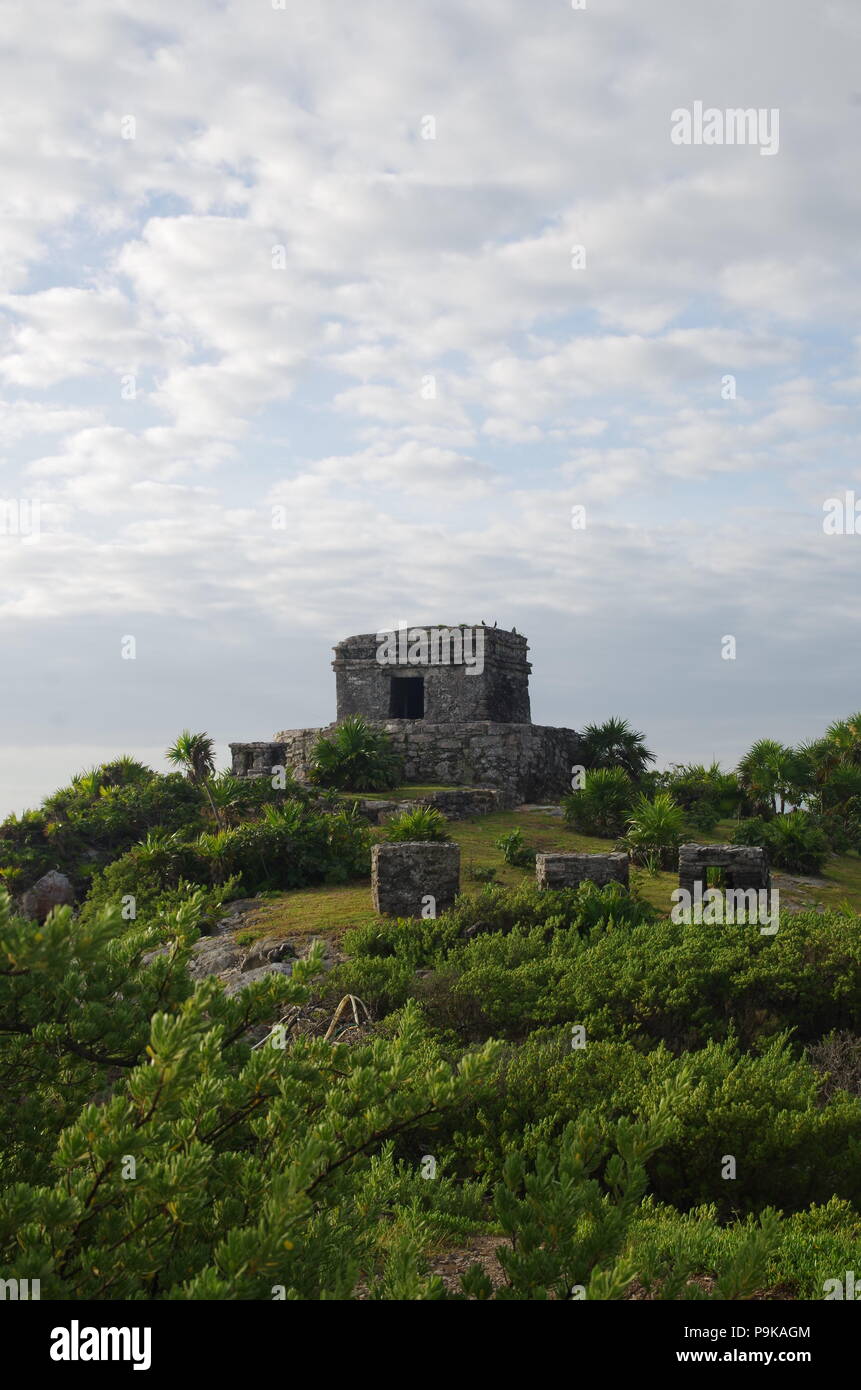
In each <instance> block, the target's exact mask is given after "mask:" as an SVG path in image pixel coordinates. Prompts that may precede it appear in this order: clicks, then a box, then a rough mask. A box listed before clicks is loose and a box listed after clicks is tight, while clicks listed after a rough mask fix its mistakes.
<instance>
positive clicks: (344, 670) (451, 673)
mask: <svg viewBox="0 0 861 1390" xmlns="http://www.w3.org/2000/svg"><path fill="white" fill-rule="evenodd" d="M408 633H409V634H418V635H419V636H420V635H422V634H424V635H425V636H426V638H427V653H428V656H429V660H428V661H427V662H425V661H421V662H416V661H410V660H408V657H409V648H410V644H409V642H408V641H404V642H403V644H402V646H401V647H400V656H401V657H402V660H400V661H399V662H398V663H397V664H389V663H381V662H380V661H379V660H378V657H377V653H378V646H379V644H378V642H377V637H376V634H375V633H362V634H360V635H359V636H357V637H347V638H345V640H344V641H343V642H339V643H338V645H337V646H336V647H335V649H334V650H335V660H334V661H333V662H332V667H333V669H334V671H335V682H336V687H337V701H338V704H337V710H338V719H339V720H341V719H344V718H346V716H347V715H349V714H361V715H364V717H365V718H366V719H369V720H373V721H376V722H382V721H384V720H387V719H389V718H390V717H391V715H392V705H391V703H390V699H391V688H392V681H397V680H399V679H402V678H403V677H409V676H413V677H415V676H420V677H421V678H422V680H423V681H424V714H423V716H422V718H423V719H424V720H425V721H426V722H428V723H431V724H451V723H468V722H473V721H477V720H494V721H496V722H498V723H517V724H528V723H529V721H530V717H531V716H530V707H529V673H530V671H531V669H532V667H531V666H530V664H529V662H528V661H527V659H526V653H527V650H528V647H527V642H526V638H525V637H523V636H521V634H520V633H517V632H504V631H502V630H501V629H499V628H492V627H487V628H486V627H480V628H463V627H461V628H457V627H455V628H429V627H416V628H410V629H408ZM434 633H437V634H446V636H444V637H443V638H442V639H441V640H439V641H438V643H437V646H436V649H435V648H434V642H433V640H432V639H433V635H434ZM464 633H465V634H466V637H465V638H464V636H463V634H464ZM447 634H455V635H456V641H450V640H449V639H448V636H447ZM405 636H406V634H405ZM457 642H460V643H461V644H462V647H463V651H464V652H465V654H466V657H467V660H466V662H462V661H461V662H457V661H455V662H454V663H452V662H451V660H450V658H451V657H452V656H453V655H456V654H457V651H456V648H457ZM435 655H436V657H437V660H436V661H434V656H435Z"/></svg>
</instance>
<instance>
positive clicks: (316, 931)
mask: <svg viewBox="0 0 861 1390" xmlns="http://www.w3.org/2000/svg"><path fill="white" fill-rule="evenodd" d="M429 790H439V789H438V788H430V787H423V788H422V789H421V791H429ZM419 791H420V789H419V788H417V787H408V788H398V789H397V792H385V793H384V792H379V793H374V794H373V795H376V796H379V797H384V798H386V799H388V798H390V797H391V798H394V797H395V796H396V795H399V794H401V793H403V792H408V793H409V794H411V795H413V796H415V795H418V794H419ZM449 825H450V833H451V835H452V838H453V839H455V840H456V841H457V843H458V844H459V845H460V851H461V874H460V882H461V889H462V891H463V892H464V893H479V892H480V891H481V888H482V885H481V883H479V882H477V881H476V880H475V879H474V878H473V877H472V872H471V871H472V869H473V868H474V867H476V868H493V869H495V870H496V882H497V883H504V884H507V885H509V886H511V887H514V886H515V885H516V884H518V883H522V882H523V881H524V880H525V879H528V880H532V879H533V878H534V870H533V869H531V868H528V869H516V868H513V867H512V866H511V865H510V864H506V863H505V860H504V859H503V857H502V852H501V851H500V850H498V849H497V848H496V845H495V843H494V842H495V841H496V840H497V839H499V837H500V836H501V835H504V834H506V833H507V832H508V831H510V830H514V829H515V828H516V827H518V826H519V827H520V829H521V830H522V831H523V835H524V839H525V840H526V843H527V844H528V845H529V846H530V847H531V848H532V849H536V850H579V851H581V852H584V853H591V854H600V853H605V854H606V853H607V851H608V850H611V849H613V847H614V842H613V841H612V840H599V839H597V838H595V837H594V836H591V835H580V834H577V833H576V832H575V831H573V830H569V829H568V828H567V826H566V825H565V822H564V821H563V820H562V819H561V818H560V817H559V816H554V815H551V814H549V813H548V812H546V811H524V812H518V811H499V812H496V813H495V814H493V815H490V816H481V817H478V818H476V819H475V820H465V821H452V822H450V823H449ZM733 825H734V822H733V821H731V820H726V821H721V822H720V824H719V825H717V826H715V828H714V829H713V830H710V831H709V832H708V834H697V835H696V836H694V837H693V838H694V839H696V840H697V841H698V842H700V843H702V844H719V843H726V842H727V841H728V840H730V839H731V838H732V832H733ZM372 834H373V836H374V838H375V839H380V838H381V837H382V834H383V832H382V831H381V830H379V829H375V830H374V831H373V832H372ZM678 882H679V879H678V874H677V873H676V872H662V873H657V874H654V875H652V874H648V873H646V872H645V870H642V869H639V870H638V869H632V872H631V884H632V887H634V886H635V887H636V889H637V891H638V892H639V893H640V894H641V895H642V897H643V898H645V899H646V900H647V901H648V902H650V903H652V904H653V906H655V907H657V908H658V909H659V911H661V912H665V913H668V912H669V910H670V906H671V899H670V895H671V893H672V891H673V889H674V888H677V887H678ZM775 886H776V887H779V888H780V893H781V904H782V906H783V907H785V908H788V909H789V910H790V911H792V910H799V909H800V908H810V907H825V908H836V907H839V906H840V905H841V904H843V903H846V902H848V903H849V904H850V905H851V906H852V907H853V908H855V910H856V911H859V912H861V858H859V857H858V856H857V855H851V854H846V855H834V856H832V858H831V859H829V861H828V864H827V866H826V870H825V874H824V876H823V878H822V879H818V880H815V881H814V882H812V883H809V884H807V883H801V884H799V883H796V882H794V881H793V878H792V876H790V878H789V879H788V880H787V879H786V878H785V876H782V875H781V874H780V872H779V871H776V875H775ZM377 920H378V917H377V914H376V913H375V912H374V911H373V909H372V907H371V887H370V883H369V881H368V880H367V879H365V880H362V881H360V882H358V883H349V884H335V885H331V886H327V885H323V886H321V887H317V888H300V889H296V890H294V891H292V892H289V893H276V894H272V895H271V897H268V898H267V899H266V900H265V902H264V903H263V904H262V905H261V909H260V912H259V913H257V914H255V917H254V918H253V919H252V920H250V921H249V929H250V930H252V931H253V932H254V934H255V936H264V935H265V936H271V935H276V936H277V935H285V936H292V935H294V934H295V935H301V936H304V937H307V936H328V937H330V938H337V937H338V936H340V935H341V933H342V932H343V931H345V930H346V929H347V928H348V927H355V926H361V925H364V924H365V923H367V922H374V921H377Z"/></svg>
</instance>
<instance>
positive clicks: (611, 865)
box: [535, 853, 628, 888]
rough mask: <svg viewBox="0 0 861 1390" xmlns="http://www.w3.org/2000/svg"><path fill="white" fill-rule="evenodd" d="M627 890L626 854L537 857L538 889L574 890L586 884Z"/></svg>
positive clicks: (545, 855)
mask: <svg viewBox="0 0 861 1390" xmlns="http://www.w3.org/2000/svg"><path fill="white" fill-rule="evenodd" d="M587 879H589V880H591V882H592V883H597V884H600V886H601V887H602V888H603V887H604V886H605V885H606V884H608V883H621V884H622V886H623V887H624V888H627V887H628V856H627V854H615V853H613V854H569V853H561V854H537V855H536V856H535V881H536V883H537V884H538V887H539V888H576V887H577V885H578V883H583V882H584V881H585V880H587Z"/></svg>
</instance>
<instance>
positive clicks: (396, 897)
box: [371, 840, 460, 917]
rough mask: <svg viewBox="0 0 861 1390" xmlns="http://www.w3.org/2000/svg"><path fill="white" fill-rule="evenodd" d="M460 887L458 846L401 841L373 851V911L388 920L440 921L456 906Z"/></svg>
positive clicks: (378, 846) (377, 847)
mask: <svg viewBox="0 0 861 1390" xmlns="http://www.w3.org/2000/svg"><path fill="white" fill-rule="evenodd" d="M459 887H460V846H459V845H455V844H434V843H432V842H429V841H425V840H401V841H398V842H396V843H393V844H383V845H374V847H373V849H372V850H371V894H372V897H373V903H374V910H375V911H376V912H382V913H384V914H385V915H386V916H387V917H421V916H430V917H437V916H439V914H440V913H441V912H444V911H446V909H447V908H450V907H452V906H453V905H454V900H455V898H456V897H457V894H458V890H459ZM428 897H432V898H433V900H434V901H433V904H428V903H427V898H428ZM431 906H432V908H433V910H432V911H428V910H427V909H428V907H431Z"/></svg>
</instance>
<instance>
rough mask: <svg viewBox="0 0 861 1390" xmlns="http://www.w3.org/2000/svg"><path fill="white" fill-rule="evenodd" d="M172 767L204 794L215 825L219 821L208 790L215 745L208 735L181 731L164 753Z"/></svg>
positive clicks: (213, 766)
mask: <svg viewBox="0 0 861 1390" xmlns="http://www.w3.org/2000/svg"><path fill="white" fill-rule="evenodd" d="M165 757H166V758H167V760H168V762H169V763H173V765H174V767H181V768H182V769H183V771H184V772H185V775H186V777H187V778H188V780H189V781H190V782H193V783H194V785H195V786H197V787H200V788H201V790H202V791H203V792H204V794H205V796H206V798H207V800H208V802H209V806H210V809H211V811H212V814H213V816H214V818H215V822H216V824H217V825H220V824H221V820H220V817H219V814H218V810H217V809H216V806H215V802H214V801H213V799H212V792H211V791H210V789H209V779H210V778H211V777H212V776H213V774H214V772H215V744H214V743H213V740H212V739H211V738H210V737H209V734H203V733H200V734H193V733H192V732H191V730H190V729H183V731H182V733H181V734H180V736H179V738H178V739H177V740H176V743H172V744H171V746H170V748H168V749H167V750H166V751H165Z"/></svg>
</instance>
